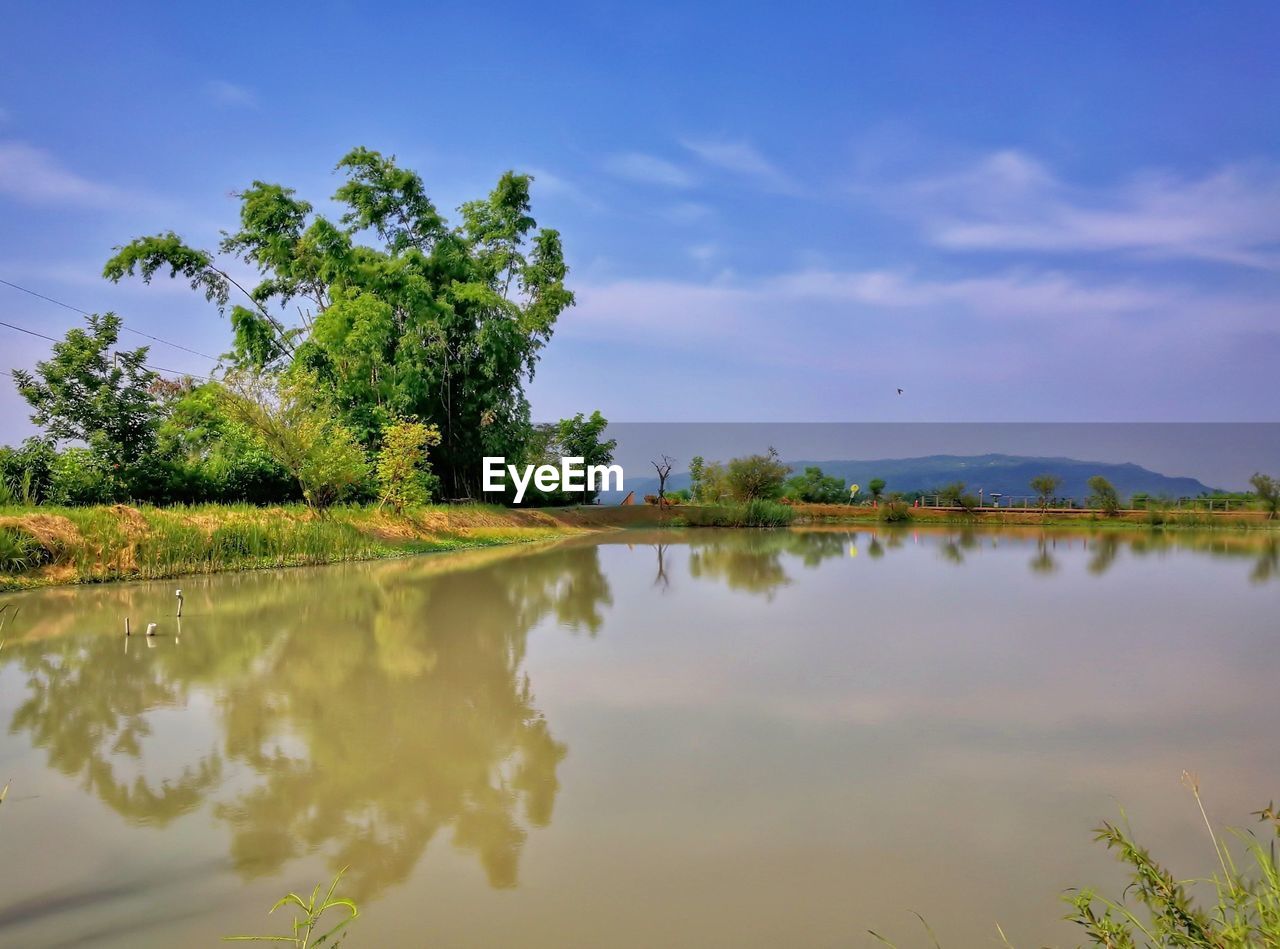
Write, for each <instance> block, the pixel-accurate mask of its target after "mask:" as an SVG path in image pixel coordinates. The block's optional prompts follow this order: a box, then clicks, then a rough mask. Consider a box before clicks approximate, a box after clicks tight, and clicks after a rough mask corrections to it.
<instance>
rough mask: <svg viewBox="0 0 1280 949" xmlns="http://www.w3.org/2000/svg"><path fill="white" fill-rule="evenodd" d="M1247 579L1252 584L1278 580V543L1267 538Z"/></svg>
mask: <svg viewBox="0 0 1280 949" xmlns="http://www.w3.org/2000/svg"><path fill="white" fill-rule="evenodd" d="M1249 579H1250V580H1252V581H1253V582H1254V583H1266V582H1267V581H1268V580H1277V579H1280V541H1277V540H1276V539H1275V538H1269V539H1268V540H1267V542H1266V543H1265V544H1263V545H1262V548H1261V550H1259V552H1258V561H1257V563H1255V564H1254V567H1253V572H1252V573H1250V574H1249Z"/></svg>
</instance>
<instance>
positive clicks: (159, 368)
mask: <svg viewBox="0 0 1280 949" xmlns="http://www.w3.org/2000/svg"><path fill="white" fill-rule="evenodd" d="M0 282H3V281H0ZM0 326H5V327H8V328H9V329H11V330H17V331H18V332H19V333H26V334H27V335H28V336H36V337H39V338H40V339H47V340H48V341H49V342H51V343H56V342H59V340H57V339H55V338H54V337H52V336H47V335H45V334H44V333H40V332H37V331H36V330H29V329H27V328H26V327H25V326H19V325H18V324H17V323H9V322H6V321H5V320H0ZM142 368H143V369H150V370H151V371H152V372H167V373H169V374H170V375H172V376H191V377H192V378H193V379H203V380H204V381H205V382H212V381H213V379H212V378H210V377H209V376H202V375H200V373H198V372H185V371H183V370H181V369H166V368H165V367H164V366H149V365H147V364H146V363H143V366H142ZM9 375H13V373H9Z"/></svg>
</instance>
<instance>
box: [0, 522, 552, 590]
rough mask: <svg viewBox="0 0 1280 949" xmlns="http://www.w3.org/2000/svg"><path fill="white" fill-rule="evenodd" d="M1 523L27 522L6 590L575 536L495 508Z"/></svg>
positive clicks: (6, 550)
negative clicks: (521, 521)
mask: <svg viewBox="0 0 1280 949" xmlns="http://www.w3.org/2000/svg"><path fill="white" fill-rule="evenodd" d="M0 517H4V518H18V519H19V520H17V521H16V522H15V521H12V520H11V521H10V523H9V524H8V525H6V526H0V589H13V588H18V587H25V586H33V585H40V584H43V583H49V582H64V583H65V582H97V581H107V580H122V579H142V580H146V579H160V578H164V577H175V576H181V575H185V574H198V573H214V572H219V571H226V570H245V569H254V568H260V567H288V566H302V565H307V564H324V563H338V562H343V561H355V560H373V559H379V558H385V557H396V556H405V555H409V554H420V553H429V552H437V551H448V550H459V549H463V548H470V547H488V546H496V545H499V544H510V543H517V542H527V541H534V540H544V539H550V538H554V537H558V536H563V534H565V533H567V532H569V530H570V529H569V528H568V527H565V526H563V525H554V524H550V525H547V526H541V525H529V524H527V523H520V522H518V521H516V519H515V515H513V514H512V512H511V511H509V510H507V509H505V508H500V507H497V506H492V505H465V506H464V505H454V506H449V507H447V508H446V507H423V508H418V509H414V510H410V511H408V512H406V513H405V514H404V515H402V516H401V515H393V514H391V513H390V512H388V511H379V510H377V509H376V508H372V507H364V506H351V507H339V508H333V509H331V510H330V511H328V512H326V514H325V515H324V516H322V517H319V516H316V515H315V514H314V513H313V512H311V511H309V510H308V509H307V508H305V507H304V506H301V505H297V506H288V507H276V508H257V507H253V506H251V505H199V506H193V507H183V506H177V507H168V508H152V507H141V508H124V507H80V508H76V507H65V508H63V507H44V506H41V507H35V508H29V507H22V508H15V507H0ZM446 520H447V521H448V523H447V524H446V523H445V521H446ZM46 566H48V567H49V569H43V570H42V569H40V568H41V567H46Z"/></svg>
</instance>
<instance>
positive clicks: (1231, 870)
mask: <svg viewBox="0 0 1280 949" xmlns="http://www.w3.org/2000/svg"><path fill="white" fill-rule="evenodd" d="M1182 780H1183V783H1184V784H1185V785H1186V786H1187V787H1188V788H1189V789H1190V790H1191V794H1192V796H1193V797H1194V798H1195V801H1196V806H1197V807H1198V808H1199V809H1200V816H1201V817H1202V818H1203V819H1204V825H1205V828H1206V829H1207V830H1208V832H1209V840H1210V841H1211V842H1212V844H1213V850H1214V855H1215V856H1216V857H1217V860H1218V871H1217V872H1215V873H1214V874H1213V875H1212V876H1210V877H1207V878H1204V879H1197V880H1178V879H1177V878H1175V877H1174V875H1173V874H1172V873H1171V872H1170V871H1169V870H1168V869H1166V868H1165V867H1164V866H1163V865H1161V864H1160V863H1158V862H1157V861H1156V860H1155V858H1153V857H1152V856H1151V852H1150V851H1149V850H1147V849H1146V848H1145V847H1141V846H1139V845H1138V844H1137V843H1136V842H1135V841H1134V839H1133V835H1132V833H1131V832H1130V831H1129V829H1128V828H1127V827H1122V826H1120V825H1117V824H1113V823H1111V822H1110V821H1104V822H1103V823H1102V826H1101V827H1098V828H1097V830H1096V837H1095V838H1094V839H1095V840H1098V841H1100V842H1102V843H1104V844H1106V847H1107V849H1108V850H1114V851H1115V852H1116V857H1117V858H1118V859H1119V860H1120V862H1122V863H1124V864H1127V865H1128V866H1129V867H1130V869H1131V870H1132V871H1133V882H1132V883H1130V884H1129V885H1128V886H1127V887H1125V889H1124V891H1123V892H1122V893H1121V894H1120V896H1119V897H1117V898H1111V897H1107V896H1102V895H1101V894H1099V893H1098V892H1097V891H1095V890H1092V889H1084V890H1080V891H1078V892H1074V893H1070V894H1068V895H1066V896H1064V897H1063V898H1064V899H1065V900H1066V901H1067V903H1069V904H1070V906H1071V912H1070V913H1069V914H1068V915H1067V917H1066V918H1067V919H1068V920H1070V921H1071V922H1073V923H1076V924H1077V925H1079V926H1080V927H1081V928H1082V929H1083V930H1084V932H1085V934H1086V935H1087V936H1088V944H1089V945H1093V946H1102V947H1104V949H1264V947H1280V862H1278V860H1277V854H1276V845H1277V842H1278V841H1280V809H1277V807H1276V805H1275V804H1274V803H1272V804H1268V805H1267V806H1266V807H1265V808H1263V809H1262V810H1260V811H1255V812H1254V816H1255V817H1257V818H1258V820H1259V821H1260V822H1262V823H1264V824H1268V825H1269V833H1268V834H1267V837H1268V838H1269V839H1267V840H1265V841H1264V840H1261V839H1259V837H1258V835H1257V834H1255V833H1253V832H1252V831H1248V832H1244V831H1237V832H1235V833H1236V836H1238V837H1239V838H1240V839H1241V840H1242V841H1243V842H1244V844H1245V855H1246V856H1247V857H1248V860H1249V862H1250V863H1251V864H1252V866H1251V867H1248V868H1246V869H1245V870H1241V869H1240V868H1239V867H1237V865H1236V861H1235V858H1234V857H1233V856H1232V854H1231V851H1230V849H1229V848H1228V847H1227V846H1226V845H1225V844H1224V843H1223V842H1222V841H1221V840H1220V839H1219V837H1218V834H1217V833H1216V832H1215V831H1214V829H1213V824H1212V823H1211V822H1210V820H1209V815H1208V814H1207V813H1206V811H1205V808H1204V802H1203V801H1202V800H1201V798H1200V784H1199V782H1198V781H1197V779H1196V778H1195V776H1194V775H1192V774H1189V773H1187V772H1183V775H1182ZM1195 884H1201V885H1202V886H1203V887H1205V888H1207V889H1208V891H1209V892H1211V893H1212V894H1213V901H1212V902H1208V901H1198V900H1197V899H1196V898H1195V897H1194V896H1193V895H1192V893H1191V891H1190V887H1191V886H1194V885H1195ZM916 916H917V918H918V919H919V920H920V922H921V923H922V924H923V925H924V927H925V929H926V931H927V932H928V934H929V937H930V939H931V940H932V941H933V945H934V946H939V945H940V943H939V942H938V939H937V937H936V936H935V935H934V933H933V930H932V929H930V928H929V924H928V923H927V922H926V921H925V919H924V917H923V916H920V915H919V914H918V913H917V914H916ZM996 931H997V932H998V933H999V935H1000V938H1001V940H1002V941H1003V944H1004V945H1005V946H1009V947H1010V949H1012V944H1011V943H1010V942H1009V941H1008V939H1006V938H1005V935H1004V931H1003V930H1001V929H1000V927H999V926H997V927H996ZM868 932H869V933H870V934H871V935H872V936H873V937H875V938H876V939H877V940H879V941H880V942H882V943H884V944H885V945H887V946H893V945H894V944H893V943H892V942H890V941H889V940H888V939H886V938H885V937H884V936H882V935H880V934H879V933H877V932H875V931H874V930H868Z"/></svg>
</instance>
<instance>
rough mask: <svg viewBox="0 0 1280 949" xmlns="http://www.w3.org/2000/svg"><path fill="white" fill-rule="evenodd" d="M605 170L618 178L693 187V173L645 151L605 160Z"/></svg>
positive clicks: (613, 156)
mask: <svg viewBox="0 0 1280 949" xmlns="http://www.w3.org/2000/svg"><path fill="white" fill-rule="evenodd" d="M604 167H605V170H606V171H608V172H609V173H610V174H611V175H614V176H616V177H618V178H624V179H626V180H628V181H635V182H639V183H640V184H652V185H662V186H663V187H667V188H691V187H693V185H694V184H695V181H694V178H693V175H691V174H690V173H689V172H688V171H687V170H686V169H684V168H682V167H681V166H680V165H677V164H675V163H674V162H670V161H667V160H666V159H665V158H659V157H657V156H656V155H647V154H645V153H643V152H623V153H621V154H618V155H611V156H610V157H609V158H607V159H606V160H605V165H604Z"/></svg>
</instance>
